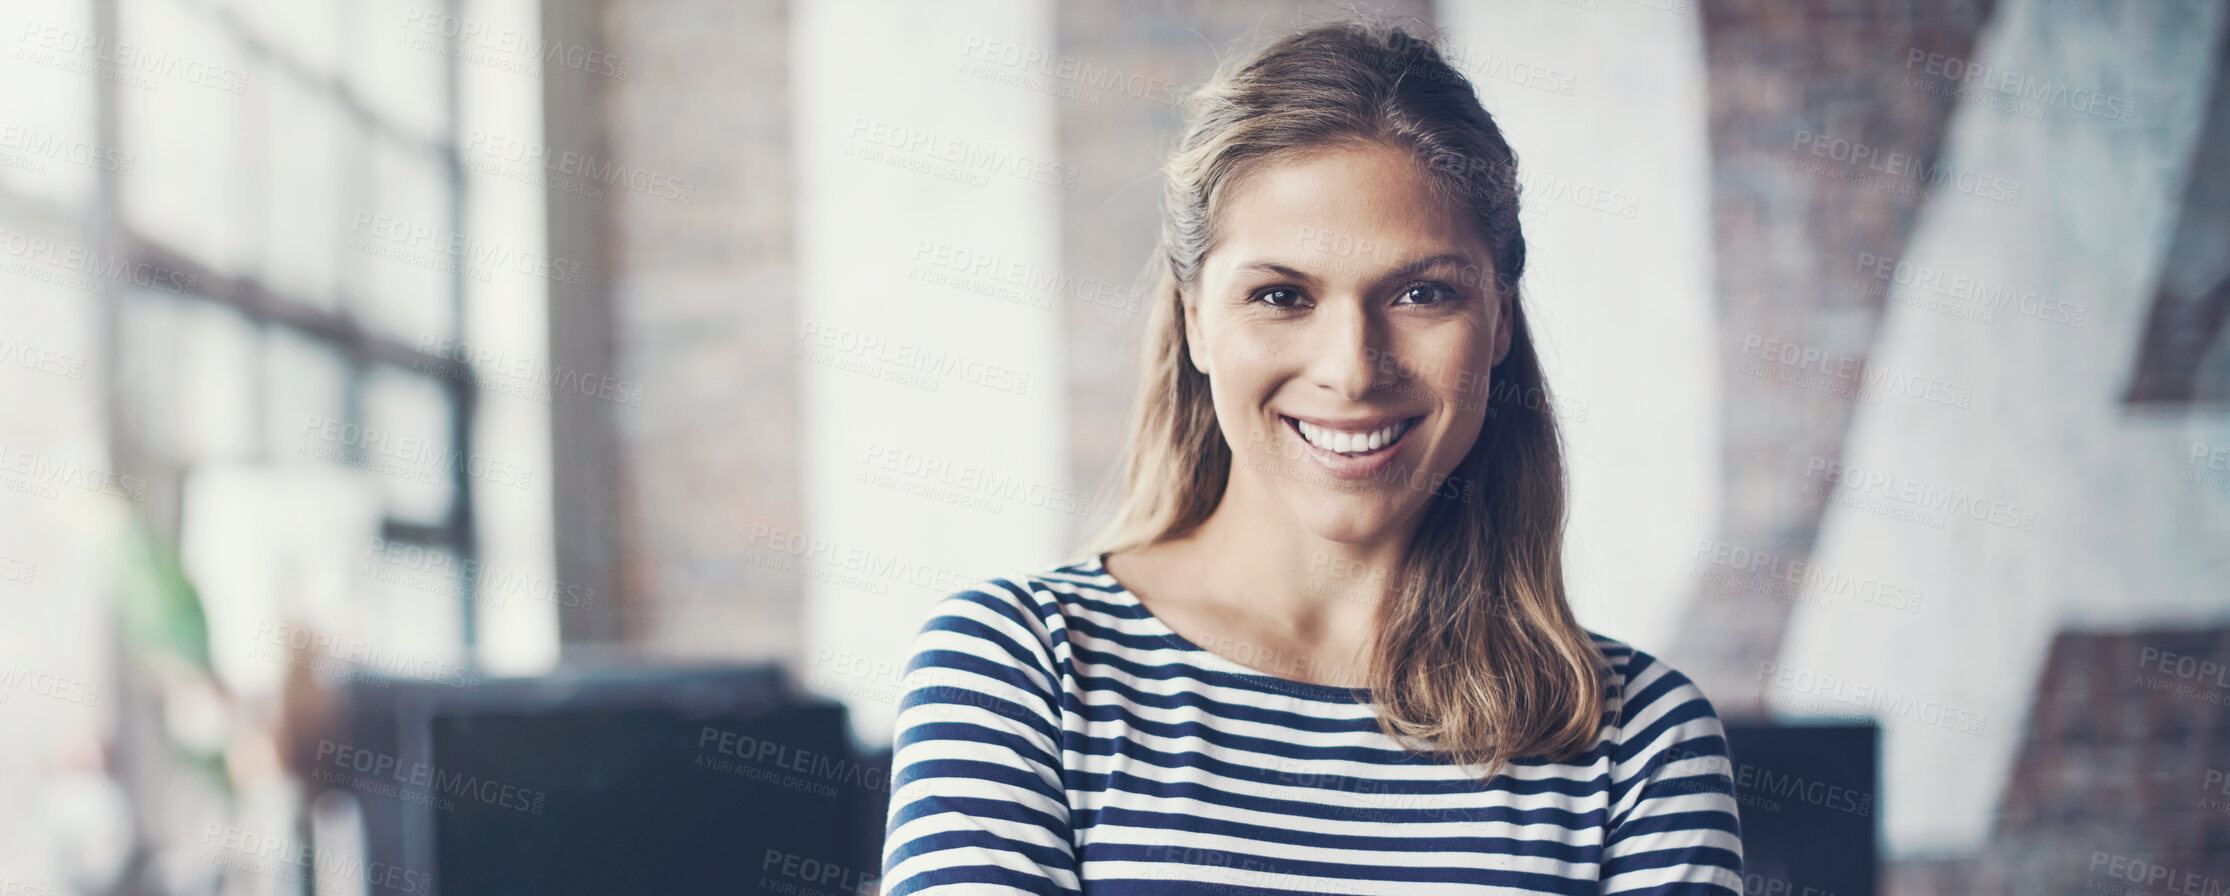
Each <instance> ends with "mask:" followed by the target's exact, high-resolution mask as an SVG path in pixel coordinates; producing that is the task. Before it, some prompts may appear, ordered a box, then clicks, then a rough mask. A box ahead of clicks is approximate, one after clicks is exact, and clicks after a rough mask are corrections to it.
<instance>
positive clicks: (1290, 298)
mask: <svg viewBox="0 0 2230 896" xmlns="http://www.w3.org/2000/svg"><path fill="white" fill-rule="evenodd" d="M1274 296H1284V297H1286V301H1285V302H1279V301H1277V300H1276V299H1275V298H1273V297H1274ZM1300 300H1301V294H1300V293H1299V292H1296V291H1294V290H1292V289H1288V288H1286V287H1283V286H1277V287H1272V288H1270V289H1265V290H1263V291H1261V292H1258V293H1255V294H1254V297H1253V298H1251V299H1249V300H1248V301H1251V302H1261V303H1262V304H1265V305H1268V306H1270V307H1272V308H1291V307H1293V303H1296V302H1299V301H1300Z"/></svg>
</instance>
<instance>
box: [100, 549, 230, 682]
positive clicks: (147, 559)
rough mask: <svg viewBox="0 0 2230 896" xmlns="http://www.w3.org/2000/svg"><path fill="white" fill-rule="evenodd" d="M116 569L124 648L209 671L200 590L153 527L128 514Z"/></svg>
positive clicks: (209, 673) (206, 625)
mask: <svg viewBox="0 0 2230 896" xmlns="http://www.w3.org/2000/svg"><path fill="white" fill-rule="evenodd" d="M124 541H125V544H124V545H123V550H122V551H121V552H120V556H122V557H123V558H124V564H123V567H124V568H123V569H122V570H119V572H118V574H117V596H116V598H117V603H116V613H117V621H118V624H119V625H120V626H121V628H122V630H123V635H124V641H125V646H126V648H127V649H128V650H129V651H130V652H132V653H134V654H139V655H143V656H144V655H146V654H150V653H154V654H168V655H170V656H172V657H175V658H176V659H178V660H182V661H184V662H185V663H186V664H188V665H190V666H192V667H193V668H194V669H196V670H198V671H200V672H201V673H202V674H203V675H206V676H211V677H214V676H215V673H216V667H215V665H214V664H213V663H212V662H211V661H210V658H209V616H208V614H207V613H206V612H204V610H203V609H202V605H201V595H200V593H199V592H196V591H195V590H194V584H193V582H192V581H190V580H188V579H187V578H186V568H185V564H183V563H182V562H180V560H179V557H178V552H177V551H176V550H174V549H172V548H171V547H170V545H169V544H167V543H165V542H164V540H163V539H162V537H161V536H158V535H157V534H155V531H154V527H153V526H151V525H149V524H148V522H147V521H146V520H145V519H143V518H141V517H138V516H136V515H135V516H133V517H132V522H131V524H130V526H128V527H127V532H126V533H125V535H124Z"/></svg>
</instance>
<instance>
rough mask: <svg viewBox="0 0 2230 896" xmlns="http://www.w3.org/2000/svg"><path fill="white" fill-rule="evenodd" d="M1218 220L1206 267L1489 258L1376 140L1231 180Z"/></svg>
mask: <svg viewBox="0 0 2230 896" xmlns="http://www.w3.org/2000/svg"><path fill="white" fill-rule="evenodd" d="M1216 218H1217V220H1216V222H1215V223H1216V237H1217V239H1216V243H1215V245H1214V247H1213V248H1212V249H1211V250H1210V251H1209V253H1208V254H1209V258H1208V259H1207V260H1206V265H1207V266H1208V267H1209V268H1210V269H1219V268H1220V269H1226V270H1228V269H1229V267H1230V265H1231V264H1232V263H1235V262H1236V261H1241V260H1248V259H1258V258H1263V257H1275V258H1281V259H1292V260H1298V261H1304V262H1314V263H1317V264H1325V263H1336V264H1337V265H1338V266H1340V267H1344V268H1352V269H1375V268H1380V267H1388V266H1392V265H1394V264H1398V263H1400V262H1402V261H1407V260H1409V259H1410V258H1412V257H1418V256H1423V255H1431V254H1436V253H1440V252H1451V253H1458V254H1468V255H1471V256H1472V257H1475V258H1478V259H1480V260H1481V261H1484V260H1485V259H1486V252H1485V247H1484V246H1483V245H1482V244H1481V243H1480V241H1479V239H1478V236H1477V234H1476V233H1475V231H1474V230H1473V229H1472V227H1471V226H1470V223H1469V222H1468V220H1467V219H1466V218H1465V217H1464V216H1463V215H1462V214H1461V213H1460V211H1459V210H1458V207H1457V206H1456V205H1455V204H1454V203H1450V202H1446V201H1443V200H1441V199H1440V198H1439V197H1438V195H1437V194H1436V193H1435V191H1434V183H1433V181H1432V178H1431V175H1430V173H1429V172H1428V171H1427V169H1426V168H1425V166H1424V165H1423V164H1422V163H1420V162H1419V161H1417V160H1416V158H1415V157H1413V156H1411V155H1410V154H1409V153H1407V152H1404V151H1402V150H1400V149H1396V148H1394V147H1390V146H1386V145H1384V144H1379V143H1370V144H1359V145H1358V144H1343V145H1341V146H1338V147H1331V148H1324V149H1319V150H1313V151H1311V152H1309V153H1307V154H1305V155H1301V156H1298V157H1284V158H1276V159H1269V160H1264V161H1263V162H1259V163H1257V164H1255V165H1254V166H1253V167H1252V168H1250V169H1248V170H1247V171H1245V172H1243V173H1242V175H1241V176H1240V177H1238V178H1236V179H1235V180H1233V181H1232V183H1231V184H1230V186H1229V188H1228V189H1227V190H1226V191H1225V194H1224V196H1223V197H1222V202H1221V203H1220V208H1219V209H1218V210H1217V213H1216ZM1218 261H1222V262H1224V263H1223V264H1221V265H1218V264H1217V262H1218Z"/></svg>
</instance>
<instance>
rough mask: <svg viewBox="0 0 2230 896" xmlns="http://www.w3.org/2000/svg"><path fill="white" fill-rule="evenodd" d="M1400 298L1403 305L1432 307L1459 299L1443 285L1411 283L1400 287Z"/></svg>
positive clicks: (1454, 292) (1458, 296)
mask: <svg viewBox="0 0 2230 896" xmlns="http://www.w3.org/2000/svg"><path fill="white" fill-rule="evenodd" d="M1401 297H1402V298H1403V299H1404V300H1405V301H1403V302H1402V303H1401V304H1404V305H1434V304H1438V303H1441V302H1448V301H1453V300H1455V299H1458V298H1461V296H1460V295H1458V294H1457V293H1456V291H1455V290H1453V289H1450V288H1448V285H1447V284H1445V283H1412V284H1409V285H1408V286H1405V287H1402V291H1401Z"/></svg>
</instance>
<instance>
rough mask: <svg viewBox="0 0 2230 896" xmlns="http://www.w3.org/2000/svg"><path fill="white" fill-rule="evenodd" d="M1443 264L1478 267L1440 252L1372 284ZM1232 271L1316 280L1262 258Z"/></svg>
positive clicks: (1466, 259)
mask: <svg viewBox="0 0 2230 896" xmlns="http://www.w3.org/2000/svg"><path fill="white" fill-rule="evenodd" d="M1444 264H1459V265H1466V266H1470V267H1479V265H1478V264H1477V263H1476V262H1473V261H1472V260H1471V257H1470V256H1467V255H1461V254H1458V253H1455V252H1442V253H1440V254H1439V255H1428V256H1426V257H1424V258H1420V259H1417V260H1415V261H1408V262H1403V263H1402V264H1401V265H1400V266H1398V267H1395V268H1394V269H1393V270H1390V271H1387V272H1386V273H1385V274H1383V275H1380V276H1379V278H1378V281H1377V282H1376V283H1373V284H1372V286H1374V287H1384V286H1386V285H1387V284H1389V283H1391V282H1392V281H1395V280H1400V279H1402V278H1404V277H1409V276H1413V275H1415V274H1418V273H1421V272H1423V271H1426V270H1429V269H1431V268H1435V267H1439V266H1441V265H1444ZM1232 273H1234V274H1248V273H1267V274H1276V275H1278V276H1280V277H1286V278H1289V279H1292V280H1298V281H1301V282H1303V283H1309V284H1314V283H1316V282H1317V280H1316V278H1315V277H1313V276H1310V275H1308V274H1306V273H1303V272H1301V271H1300V270H1298V269H1296V268H1293V267H1289V266H1287V265H1282V264H1279V263H1277V262H1274V261H1268V260H1264V259H1256V260H1254V261H1249V262H1245V263H1243V264H1241V265H1239V266H1238V267H1237V268H1235V269H1233V271H1232Z"/></svg>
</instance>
